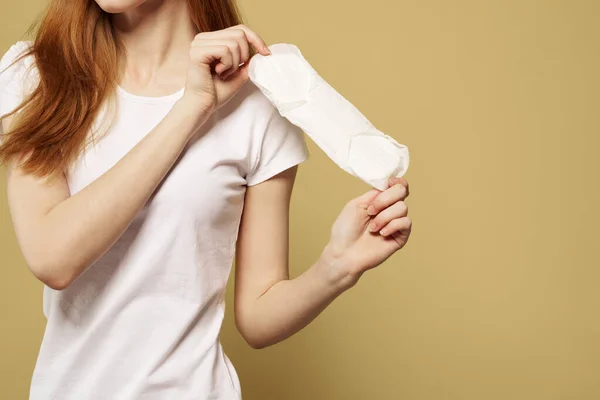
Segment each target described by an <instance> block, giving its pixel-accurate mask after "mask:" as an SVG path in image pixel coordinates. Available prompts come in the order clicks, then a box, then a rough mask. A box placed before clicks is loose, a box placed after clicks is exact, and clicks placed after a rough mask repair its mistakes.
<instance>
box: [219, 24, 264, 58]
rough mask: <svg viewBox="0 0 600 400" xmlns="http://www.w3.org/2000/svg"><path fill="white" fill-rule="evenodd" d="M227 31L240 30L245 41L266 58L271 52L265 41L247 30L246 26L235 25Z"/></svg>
mask: <svg viewBox="0 0 600 400" xmlns="http://www.w3.org/2000/svg"><path fill="white" fill-rule="evenodd" d="M227 30H232V31H233V30H241V31H242V32H244V34H245V36H246V40H247V41H248V42H249V43H250V44H251V45H252V46H253V47H254V48H255V49H256V50H257V51H258V52H259V53H260V54H262V55H263V56H268V55H269V54H271V51H270V50H269V48H268V47H267V44H266V43H265V41H264V40H263V39H262V38H261V37H260V36H259V35H258V34H257V33H256V32H254V31H253V30H251V29H250V28H248V27H247V26H246V25H236V26H233V27H231V28H227Z"/></svg>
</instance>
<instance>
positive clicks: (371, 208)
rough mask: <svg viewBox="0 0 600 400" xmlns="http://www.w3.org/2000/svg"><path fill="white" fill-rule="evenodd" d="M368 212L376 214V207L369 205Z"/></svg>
mask: <svg viewBox="0 0 600 400" xmlns="http://www.w3.org/2000/svg"><path fill="white" fill-rule="evenodd" d="M367 214H369V215H375V207H373V206H369V207H368V208H367Z"/></svg>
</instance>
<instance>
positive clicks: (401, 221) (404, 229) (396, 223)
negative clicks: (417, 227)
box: [379, 217, 412, 236]
mask: <svg viewBox="0 0 600 400" xmlns="http://www.w3.org/2000/svg"><path fill="white" fill-rule="evenodd" d="M411 229H412V221H411V219H410V218H409V217H402V218H396V219H393V220H391V221H390V222H389V223H388V224H387V225H386V226H384V227H383V228H382V229H381V230H380V231H379V234H380V235H381V236H390V235H393V234H395V233H398V232H400V233H402V234H404V235H409V234H410V230H411Z"/></svg>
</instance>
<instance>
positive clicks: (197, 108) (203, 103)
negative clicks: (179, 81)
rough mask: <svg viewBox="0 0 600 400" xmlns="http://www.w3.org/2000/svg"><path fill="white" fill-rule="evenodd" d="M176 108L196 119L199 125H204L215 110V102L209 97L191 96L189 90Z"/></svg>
mask: <svg viewBox="0 0 600 400" xmlns="http://www.w3.org/2000/svg"><path fill="white" fill-rule="evenodd" d="M176 106H177V107H178V108H179V109H180V112H181V113H182V114H184V115H186V116H188V117H191V118H195V119H196V120H197V122H198V123H204V122H205V121H206V120H207V119H208V118H209V117H210V115H211V114H212V112H213V111H214V110H215V104H214V101H212V100H211V99H210V98H208V96H199V95H196V94H191V93H189V92H188V91H187V90H186V91H185V92H184V94H183V96H182V97H181V98H180V99H179V100H178V101H177V104H176Z"/></svg>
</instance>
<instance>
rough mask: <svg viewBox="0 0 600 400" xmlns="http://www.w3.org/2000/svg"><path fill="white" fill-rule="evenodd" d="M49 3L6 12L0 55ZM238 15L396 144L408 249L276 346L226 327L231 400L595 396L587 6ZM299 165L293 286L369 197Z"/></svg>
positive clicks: (27, 356)
mask: <svg viewBox="0 0 600 400" xmlns="http://www.w3.org/2000/svg"><path fill="white" fill-rule="evenodd" d="M44 4H45V1H42V0H21V1H18V2H8V1H7V2H3V4H2V7H1V13H0V27H1V28H0V29H1V38H0V50H2V51H5V50H6V49H7V48H8V46H9V45H10V44H11V43H13V42H15V41H16V40H18V39H19V38H21V36H22V33H23V32H24V31H25V30H26V28H27V27H28V25H29V23H30V22H31V21H32V20H33V19H34V18H35V17H36V15H38V13H39V12H40V10H41V9H42V6H43V5H44ZM241 6H242V8H243V10H244V13H245V15H246V16H247V19H248V22H249V24H250V25H251V26H252V27H253V28H255V29H257V30H258V31H259V32H260V33H262V35H263V36H264V37H265V38H266V39H267V41H269V42H271V43H273V42H278V41H281V42H291V43H295V44H297V45H299V46H300V48H301V49H302V50H303V52H304V54H305V55H306V57H307V58H308V59H309V60H310V61H311V62H312V63H313V64H314V66H315V67H316V68H317V69H318V70H319V71H320V72H321V74H322V75H323V76H324V77H325V78H326V79H327V80H329V81H330V82H331V83H332V84H333V85H334V86H335V87H336V88H338V89H339V90H340V91H341V92H342V93H343V94H344V95H345V96H346V97H348V98H349V99H350V100H351V101H352V102H354V103H355V104H356V105H357V106H358V107H359V108H360V109H361V110H362V111H363V112H364V113H365V114H366V115H367V116H368V117H369V118H371V119H372V121H373V122H374V123H376V125H377V126H378V127H380V129H382V130H383V131H385V132H387V133H389V134H390V135H392V136H394V137H396V138H397V139H398V140H399V141H400V142H402V143H404V144H406V145H408V146H409V148H410V150H411V154H412V166H411V169H410V172H409V174H408V179H409V181H410V183H411V189H412V190H411V192H412V195H411V197H410V201H409V204H410V207H411V209H410V213H411V215H412V217H413V219H414V230H413V237H412V240H411V241H410V243H409V245H408V246H407V248H406V249H405V250H403V251H402V252H401V253H399V254H397V255H396V256H395V257H394V258H393V259H392V260H390V261H389V262H387V263H386V264H385V265H383V266H382V267H381V268H380V269H378V270H376V271H374V272H372V273H369V274H368V275H367V276H366V277H365V278H364V280H363V281H362V282H361V283H360V284H359V285H358V286H357V287H356V288H354V289H353V290H352V291H351V292H350V293H348V294H346V295H344V296H343V297H342V298H340V299H339V300H338V301H336V302H335V303H334V305H333V306H332V307H330V308H329V309H328V310H327V311H326V312H325V313H324V314H323V315H322V316H321V317H320V318H319V319H318V320H317V321H316V322H315V323H314V324H312V325H311V326H310V327H309V328H307V329H306V330H304V331H303V332H302V333H300V334H298V335H297V336H295V337H293V338H292V339H290V340H288V341H287V342H285V343H283V344H281V345H278V346H275V347H273V348H270V349H267V350H262V351H258V352H257V351H254V350H250V349H249V348H248V347H247V346H246V345H245V344H244V343H243V342H242V340H241V338H240V336H239V335H238V334H237V332H236V331H235V329H234V327H233V324H232V318H231V313H229V314H228V317H227V320H226V324H225V327H224V332H223V340H224V343H225V345H226V349H227V350H228V353H229V354H230V356H231V358H232V359H233V361H234V363H235V364H236V365H237V369H238V372H239V374H240V377H241V380H242V384H243V388H244V390H245V399H246V400H259V399H260V400H263V399H266V400H269V399H277V400H279V399H290V400H308V399H315V400H321V399H327V400H329V399H344V400H352V399H368V400H371V399H374V400H379V399H380V400H392V399H406V400H429V399H431V400H445V399H452V400H454V399H456V400H484V399H485V400H495V399H498V400H508V399H518V400H542V399H543V400H546V399H561V400H562V399H568V400H584V399H585V400H588V399H589V400H593V399H599V398H600V317H599V311H600V294H599V293H598V287H599V286H600V271H599V268H598V267H600V256H599V255H598V246H597V244H596V241H597V240H598V238H599V234H598V226H599V222H600V218H599V212H598V210H597V207H598V204H599V203H600V189H599V187H598V173H599V171H600V161H599V157H598V154H597V153H598V150H599V149H600V140H599V133H600V121H599V116H598V111H599V108H600V99H599V93H600V78H599V77H598V71H600V57H599V49H600V47H599V45H600V40H599V38H600V24H598V17H599V15H600V2H597V1H594V0H589V1H584V0H575V1H573V0H571V1H569V0H562V1H559V0H545V1H542V0H504V1H500V0H497V1H481V0H457V1H447V0H419V1H414V0H413V1H408V0H398V1H391V0H369V1H367V2H363V1H360V2H359V1H356V2H350V1H342V0H329V1H323V0H303V1H296V2H287V1H281V0H244V1H242V2H241ZM311 153H312V156H311V159H310V161H309V162H307V163H306V164H304V166H303V167H302V168H301V169H300V173H299V178H298V184H297V186H296V189H295V194H294V198H293V214H292V232H291V238H292V248H291V267H292V270H293V273H294V274H297V273H299V272H301V271H302V270H303V269H305V268H307V267H308V266H309V265H310V264H311V263H312V262H313V261H314V260H315V259H316V258H317V257H318V255H319V253H320V251H321V248H322V247H323V245H324V244H325V243H326V241H327V237H328V236H327V235H328V231H329V227H330V225H331V223H332V222H333V220H334V218H335V216H336V215H337V212H338V210H340V209H341V207H342V205H343V204H344V202H345V201H346V200H348V199H350V198H352V197H354V196H355V195H357V194H359V193H361V192H363V191H364V190H366V189H367V188H366V186H365V185H363V184H362V183H360V182H359V181H357V180H355V179H353V178H351V177H350V176H347V175H345V173H343V172H342V171H341V170H339V169H337V168H336V167H335V166H334V164H333V163H331V162H330V161H329V160H328V159H327V158H326V157H325V156H324V155H323V154H322V153H321V152H320V151H319V150H318V149H317V148H316V147H315V146H314V145H312V143H311ZM0 183H1V185H0V186H1V187H2V191H3V192H2V193H0V201H1V204H0V217H1V218H2V219H1V228H0V254H1V256H0V263H1V266H2V270H1V272H2V279H1V282H2V283H1V290H0V315H1V321H2V325H1V331H0V332H1V333H0V335H1V337H0V390H1V392H0V398H3V399H25V398H26V392H27V388H28V385H29V380H30V375H31V372H32V368H33V365H34V362H35V357H36V353H37V350H38V346H39V343H40V340H41V337H42V333H43V327H44V320H43V316H42V308H41V301H42V298H41V284H39V283H37V282H36V281H35V280H34V278H33V277H32V276H30V274H29V272H28V271H27V268H26V266H25V264H24V263H23V260H22V258H21V256H20V253H19V250H18V248H17V245H16V243H15V239H14V236H13V233H12V228H11V226H10V223H9V215H8V211H7V209H6V200H5V197H6V194H5V191H4V190H5V189H4V182H3V181H2V182H0ZM231 294H232V291H231V290H230V291H229V296H228V298H229V300H230V301H231ZM229 304H230V305H231V302H230V303H229ZM231 309H232V307H229V312H231Z"/></svg>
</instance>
